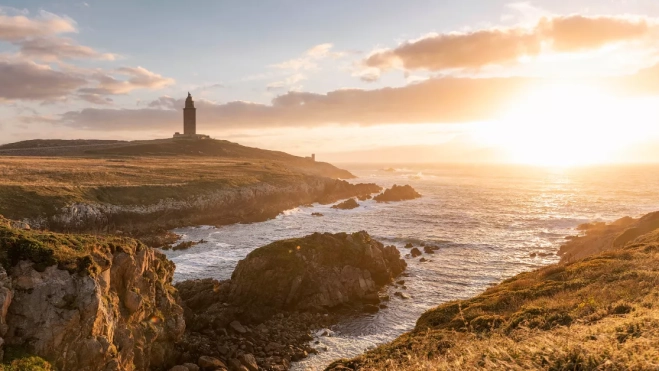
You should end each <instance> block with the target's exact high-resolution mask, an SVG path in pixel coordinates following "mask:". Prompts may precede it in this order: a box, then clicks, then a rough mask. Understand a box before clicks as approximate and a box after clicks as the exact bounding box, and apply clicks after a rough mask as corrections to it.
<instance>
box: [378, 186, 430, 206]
mask: <svg viewBox="0 0 659 371" xmlns="http://www.w3.org/2000/svg"><path fill="white" fill-rule="evenodd" d="M420 197H421V194H419V193H418V192H417V191H415V190H414V188H412V186H410V185H404V186H399V185H395V184H394V186H393V187H391V188H389V189H387V190H385V191H384V192H383V193H381V194H379V195H377V196H375V197H373V199H374V200H375V201H377V202H395V201H405V200H414V199H416V198H420Z"/></svg>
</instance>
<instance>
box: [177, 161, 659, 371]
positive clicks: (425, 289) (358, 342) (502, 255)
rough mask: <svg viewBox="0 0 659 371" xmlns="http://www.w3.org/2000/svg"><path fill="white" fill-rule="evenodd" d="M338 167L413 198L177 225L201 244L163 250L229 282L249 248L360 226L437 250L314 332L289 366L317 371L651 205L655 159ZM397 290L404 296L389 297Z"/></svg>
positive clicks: (658, 172) (658, 186)
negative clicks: (583, 233) (304, 353)
mask: <svg viewBox="0 0 659 371" xmlns="http://www.w3.org/2000/svg"><path fill="white" fill-rule="evenodd" d="M345 167H346V168H347V169H348V170H350V171H351V172H353V174H355V175H356V176H357V177H358V178H357V179H352V180H350V181H351V182H368V183H377V184H378V185H380V186H382V187H390V186H392V185H394V184H399V185H403V184H410V185H412V186H413V187H414V188H415V189H416V190H417V191H418V192H419V193H421V194H422V195H423V197H422V198H420V199H417V200H412V201H405V202H397V203H376V202H375V201H373V200H369V201H365V202H360V207H359V208H357V209H354V210H347V211H345V210H334V209H331V205H318V204H316V205H313V206H310V207H299V208H295V209H292V210H288V211H285V212H284V213H282V214H281V215H279V216H278V217H277V218H276V219H273V220H269V221H266V222H262V223H254V224H234V225H228V226H223V227H217V228H215V227H209V226H200V227H196V228H181V229H176V230H175V231H174V232H176V233H178V234H180V235H181V237H182V239H183V240H184V241H198V240H201V239H203V240H205V241H207V242H205V243H202V244H200V245H197V246H195V247H193V248H191V249H189V250H185V251H168V252H166V253H167V256H168V257H169V258H170V259H171V260H173V261H174V262H175V263H176V272H175V280H176V281H181V280H187V279H194V278H207V277H212V278H216V279H219V280H223V279H228V278H230V277H231V273H232V271H233V269H234V268H235V266H236V264H237V263H238V261H239V260H240V259H242V258H244V257H245V256H246V255H247V254H248V253H249V252H250V251H252V250H254V249H255V248H258V247H260V246H263V245H266V244H268V243H270V242H273V241H276V240H280V239H285V238H292V237H302V236H305V235H308V234H311V233H314V232H332V233H336V232H356V231H360V230H365V231H367V232H368V233H370V234H371V235H372V236H373V237H374V238H376V239H378V240H380V241H381V242H383V243H384V244H387V245H395V246H396V247H398V249H399V250H400V252H401V254H402V255H403V256H404V255H405V254H408V253H409V250H408V249H405V248H404V246H405V244H407V243H408V242H411V243H413V244H414V245H415V246H418V245H419V244H420V243H425V244H432V245H437V246H439V247H440V249H439V251H437V252H436V253H435V254H434V255H427V254H424V257H425V258H426V259H428V260H430V261H428V262H423V263H422V262H420V261H419V259H420V258H417V259H409V258H408V259H406V260H407V263H408V269H407V273H408V274H409V277H404V279H405V281H406V282H405V286H407V289H405V290H402V289H401V288H396V287H390V288H388V289H387V290H388V291H389V292H388V293H389V294H390V296H391V301H390V302H388V303H387V305H388V308H386V309H383V310H380V312H378V313H376V314H368V315H366V314H365V315H361V316H357V317H354V318H350V319H348V320H346V321H345V322H343V323H340V324H339V325H337V326H336V327H335V328H333V330H334V334H333V336H331V337H321V338H319V339H318V341H320V344H318V345H315V346H316V347H317V348H319V349H321V352H320V354H319V355H316V356H312V357H310V358H308V359H307V360H305V361H303V362H299V363H297V364H295V365H294V369H297V370H319V369H322V368H323V367H324V366H326V365H327V364H329V363H330V362H331V361H332V360H334V359H338V358H345V357H353V356H355V355H358V354H359V353H361V352H363V351H364V350H366V349H368V348H370V347H373V346H376V345H378V344H381V343H383V342H386V341H390V340H392V339H394V338H395V337H397V336H399V335H400V334H402V333H403V332H405V331H409V330H410V329H412V328H413V327H414V324H415V322H416V320H417V319H418V317H419V316H420V315H421V314H422V313H423V312H424V311H426V310H427V309H430V308H432V307H435V306H437V305H439V304H441V303H443V302H446V301H450V300H455V299H465V298H469V297H472V296H474V295H477V294H478V293H480V292H482V291H483V290H485V289H486V288H487V287H488V286H490V285H493V284H496V283H498V282H500V281H502V280H504V279H506V278H509V277H511V276H513V275H515V274H517V273H520V272H523V271H529V270H532V269H535V268H538V267H541V266H544V265H547V264H551V263H555V262H557V261H559V259H560V258H559V257H558V256H556V252H557V250H558V248H559V247H560V245H561V244H562V243H563V242H564V241H565V237H566V236H568V235H574V234H575V233H576V231H575V229H574V228H575V227H576V226H577V225H579V224H581V223H585V222H590V221H613V220H615V219H617V218H620V217H623V216H626V215H629V216H635V217H637V216H641V215H642V214H644V213H647V212H651V211H656V210H659V166H612V167H589V168H572V169H560V168H534V167H529V166H484V165H483V166H445V165H444V166H439V165H438V166H432V165H410V166H399V167H397V168H395V169H390V168H389V169H382V168H381V167H378V166H373V165H352V166H345ZM312 213H322V214H323V215H324V216H323V217H316V216H312ZM395 291H402V292H404V293H406V294H407V295H408V296H409V297H411V299H409V300H403V299H400V298H398V297H395V296H393V295H392V294H393V293H394V292H395Z"/></svg>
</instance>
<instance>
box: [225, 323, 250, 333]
mask: <svg viewBox="0 0 659 371" xmlns="http://www.w3.org/2000/svg"><path fill="white" fill-rule="evenodd" d="M229 327H231V329H232V330H233V331H235V332H237V333H239V334H246V333H247V329H246V328H245V326H243V325H241V324H240V322H238V321H233V322H231V323H229Z"/></svg>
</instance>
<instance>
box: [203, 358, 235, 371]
mask: <svg viewBox="0 0 659 371" xmlns="http://www.w3.org/2000/svg"><path fill="white" fill-rule="evenodd" d="M197 364H198V365H199V368H201V371H213V370H227V369H228V368H227V365H226V364H225V363H224V362H222V361H221V360H219V359H217V358H215V357H209V356H201V357H199V361H197Z"/></svg>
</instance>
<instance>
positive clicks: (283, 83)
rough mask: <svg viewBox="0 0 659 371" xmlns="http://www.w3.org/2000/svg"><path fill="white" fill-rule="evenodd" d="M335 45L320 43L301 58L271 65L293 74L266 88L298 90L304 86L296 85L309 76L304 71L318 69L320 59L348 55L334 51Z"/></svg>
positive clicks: (271, 89)
mask: <svg viewBox="0 0 659 371" xmlns="http://www.w3.org/2000/svg"><path fill="white" fill-rule="evenodd" d="M333 48H334V45H333V44H331V43H324V44H318V45H316V46H314V47H312V48H310V49H308V50H307V51H306V52H304V54H303V55H302V56H301V57H299V58H294V59H289V60H287V61H284V62H281V63H277V64H273V65H270V67H271V68H276V69H280V70H286V71H288V72H289V73H292V75H290V76H288V77H287V78H286V79H284V80H278V81H274V82H271V83H269V84H268V85H267V86H266V90H268V91H275V90H283V89H289V90H298V89H301V88H302V86H300V85H297V86H296V85H295V84H297V83H298V82H300V81H302V80H306V79H307V76H306V75H305V74H303V71H305V72H306V71H314V70H318V69H319V67H318V64H319V62H320V61H322V60H324V59H327V58H340V57H343V56H344V55H346V53H344V52H333V51H332V49H333Z"/></svg>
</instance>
